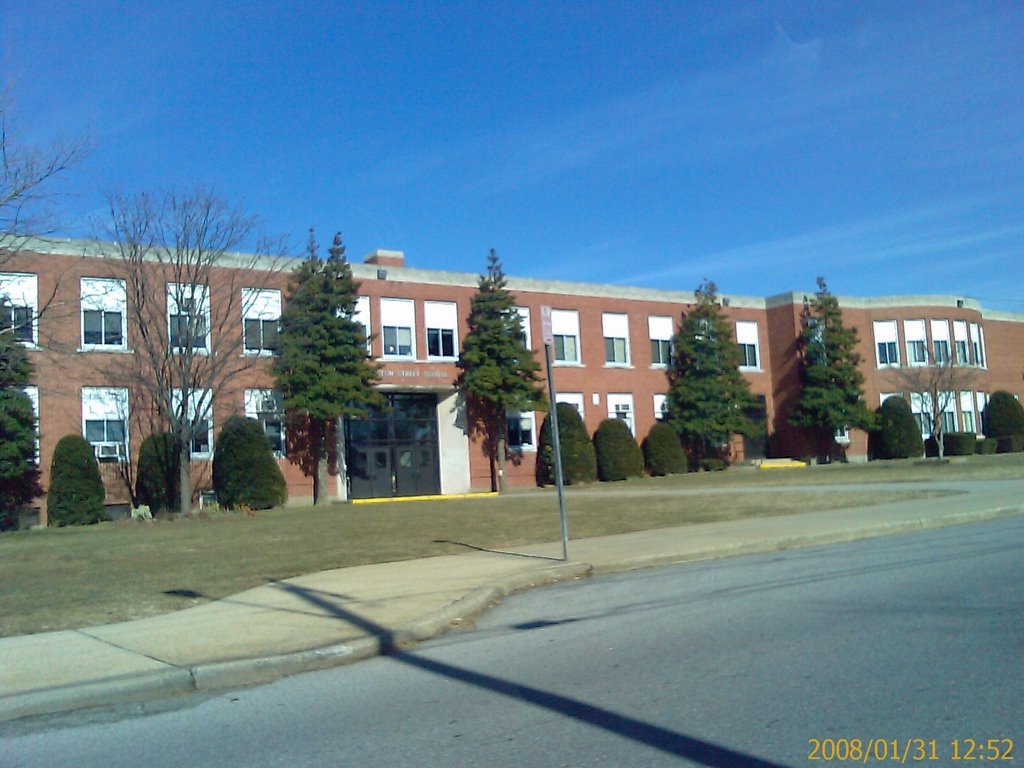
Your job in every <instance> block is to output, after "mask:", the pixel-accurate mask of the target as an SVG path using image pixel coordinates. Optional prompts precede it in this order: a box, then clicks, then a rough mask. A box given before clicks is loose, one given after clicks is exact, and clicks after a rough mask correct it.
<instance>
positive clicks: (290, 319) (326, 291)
mask: <svg viewBox="0 0 1024 768" xmlns="http://www.w3.org/2000/svg"><path fill="white" fill-rule="evenodd" d="M317 248H318V246H317V243H316V240H315V238H314V236H313V231H312V230H310V234H309V244H308V247H307V253H306V259H305V261H303V263H302V265H301V266H300V267H299V269H298V270H296V272H295V273H294V275H293V277H292V279H291V281H290V282H289V284H288V301H287V304H286V305H285V308H284V311H283V312H282V314H281V332H280V336H279V339H278V356H277V358H276V359H275V360H274V366H273V370H274V376H275V378H276V380H277V385H278V387H279V388H280V389H281V392H282V394H283V396H284V407H285V410H286V411H288V412H290V413H292V414H296V415H300V416H304V417H305V418H306V424H307V427H308V438H309V442H308V454H309V458H310V459H311V463H313V464H314V465H315V470H314V471H313V503H314V504H320V503H322V502H324V501H325V500H326V491H327V459H328V443H327V439H328V436H329V435H330V434H331V430H332V428H334V427H335V422H336V421H338V420H339V419H340V418H341V417H343V416H346V415H348V416H360V415H362V414H364V413H365V409H366V408H367V407H383V406H384V404H385V401H384V397H383V395H381V393H380V392H379V391H378V390H377V389H376V388H375V386H374V385H375V384H376V382H377V370H378V369H377V366H376V364H375V363H374V362H373V361H372V360H371V358H370V353H369V351H368V350H367V339H366V334H365V332H364V330H363V326H362V324H361V323H359V322H358V321H357V320H356V319H355V312H356V302H357V301H358V299H359V283H357V282H356V281H355V280H354V279H353V277H352V268H351V266H350V265H349V263H348V261H347V260H346V259H345V247H344V246H343V245H342V243H341V235H340V234H336V235H335V236H334V244H333V246H332V247H331V248H330V251H329V252H330V256H329V257H328V258H327V259H326V260H321V259H320V258H319V257H318V256H317ZM335 431H336V434H339V435H340V432H341V430H340V428H338V429H336V430H335ZM339 464H340V461H339Z"/></svg>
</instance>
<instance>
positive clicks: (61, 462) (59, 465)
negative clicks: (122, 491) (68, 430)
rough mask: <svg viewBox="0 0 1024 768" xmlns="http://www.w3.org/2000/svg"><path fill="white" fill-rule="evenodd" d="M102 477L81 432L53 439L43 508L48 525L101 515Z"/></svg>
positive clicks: (88, 520)
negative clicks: (51, 459)
mask: <svg viewBox="0 0 1024 768" xmlns="http://www.w3.org/2000/svg"><path fill="white" fill-rule="evenodd" d="M105 498H106V492H105V491H104V490H103V479H102V478H101V477H100V465H99V463H98V462H97V461H96V455H95V454H94V453H93V449H92V445H90V444H89V441H88V440H86V439H85V438H84V437H82V436H81V435H65V436H64V437H62V438H61V439H60V440H59V441H58V442H57V447H56V448H55V449H54V451H53V462H52V463H51V464H50V487H49V488H48V489H47V493H46V511H47V517H48V518H49V521H50V525H55V526H61V525H91V524H93V523H98V522H99V521H100V520H102V519H103V500H104V499H105Z"/></svg>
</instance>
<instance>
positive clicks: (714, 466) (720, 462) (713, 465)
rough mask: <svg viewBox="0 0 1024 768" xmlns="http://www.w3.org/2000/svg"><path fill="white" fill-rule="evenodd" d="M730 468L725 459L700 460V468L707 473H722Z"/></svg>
mask: <svg viewBox="0 0 1024 768" xmlns="http://www.w3.org/2000/svg"><path fill="white" fill-rule="evenodd" d="M728 466H729V464H728V463H727V462H726V460H725V459H719V458H715V457H711V458H710V459H701V460H700V468H701V469H703V470H704V471H705V472H721V471H722V470H724V469H725V468H726V467H728Z"/></svg>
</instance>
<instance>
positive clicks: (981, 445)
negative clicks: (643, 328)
mask: <svg viewBox="0 0 1024 768" xmlns="http://www.w3.org/2000/svg"><path fill="white" fill-rule="evenodd" d="M998 446H999V441H998V440H996V438H994V437H986V438H985V439H984V440H979V441H978V444H977V445H976V446H974V452H975V453H980V454H983V455H985V456H988V455H991V454H993V453H995V452H996V448H998Z"/></svg>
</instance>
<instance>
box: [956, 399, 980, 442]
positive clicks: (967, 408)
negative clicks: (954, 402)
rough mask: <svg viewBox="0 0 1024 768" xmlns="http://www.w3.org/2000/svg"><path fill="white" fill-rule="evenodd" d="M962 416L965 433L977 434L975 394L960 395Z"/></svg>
mask: <svg viewBox="0 0 1024 768" xmlns="http://www.w3.org/2000/svg"><path fill="white" fill-rule="evenodd" d="M960 415H961V416H962V417H963V424H964V432H977V431H978V421H977V419H975V417H974V394H973V393H971V392H961V393H960Z"/></svg>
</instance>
